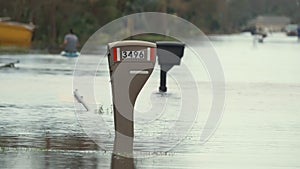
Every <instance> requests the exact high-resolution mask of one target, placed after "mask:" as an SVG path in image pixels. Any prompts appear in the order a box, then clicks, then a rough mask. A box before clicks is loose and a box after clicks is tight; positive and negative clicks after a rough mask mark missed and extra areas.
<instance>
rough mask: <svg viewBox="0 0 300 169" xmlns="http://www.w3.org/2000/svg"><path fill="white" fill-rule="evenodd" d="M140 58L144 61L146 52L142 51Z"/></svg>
mask: <svg viewBox="0 0 300 169" xmlns="http://www.w3.org/2000/svg"><path fill="white" fill-rule="evenodd" d="M139 57H140V58H141V59H143V58H144V57H145V51H140V54H139Z"/></svg>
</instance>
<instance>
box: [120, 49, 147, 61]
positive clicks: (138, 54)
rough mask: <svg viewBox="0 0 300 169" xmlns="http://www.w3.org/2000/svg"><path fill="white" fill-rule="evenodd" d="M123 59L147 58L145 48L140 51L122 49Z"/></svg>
mask: <svg viewBox="0 0 300 169" xmlns="http://www.w3.org/2000/svg"><path fill="white" fill-rule="evenodd" d="M121 56H122V59H145V50H139V51H126V50H125V51H122V52H121Z"/></svg>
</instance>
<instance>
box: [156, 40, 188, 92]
mask: <svg viewBox="0 0 300 169" xmlns="http://www.w3.org/2000/svg"><path fill="white" fill-rule="evenodd" d="M156 45H157V56H158V64H159V65H160V68H161V71H160V86H159V91H160V92H166V91H167V86H166V81H167V72H168V71H169V70H170V69H171V68H172V67H173V66H175V65H180V62H181V58H182V57H183V55H184V48H185V44H184V43H181V42H175V41H159V42H156Z"/></svg>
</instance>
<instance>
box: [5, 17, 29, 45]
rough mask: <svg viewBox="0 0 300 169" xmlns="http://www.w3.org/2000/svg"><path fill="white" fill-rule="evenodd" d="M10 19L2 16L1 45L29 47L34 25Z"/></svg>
mask: <svg viewBox="0 0 300 169" xmlns="http://www.w3.org/2000/svg"><path fill="white" fill-rule="evenodd" d="M8 20H9V19H8V18H2V19H1V18H0V46H17V47H25V48H29V47H30V45H31V40H32V32H33V30H34V25H32V24H23V23H19V22H12V21H8Z"/></svg>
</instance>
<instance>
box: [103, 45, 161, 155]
mask: <svg viewBox="0 0 300 169" xmlns="http://www.w3.org/2000/svg"><path fill="white" fill-rule="evenodd" d="M155 57H156V44H155V43H150V42H145V41H134V40H128V41H118V42H113V43H109V44H108V62H109V70H110V77H111V86H112V97H113V109H114V124H115V139H117V140H122V141H120V144H118V143H117V144H115V145H114V150H115V152H119V153H131V152H132V146H133V137H134V121H133V111H134V105H135V101H136V98H137V96H138V95H139V93H140V91H141V89H142V88H143V86H144V84H145V83H146V81H147V80H148V78H149V77H150V75H151V73H152V72H153V68H154V65H155ZM121 143H122V144H121Z"/></svg>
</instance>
